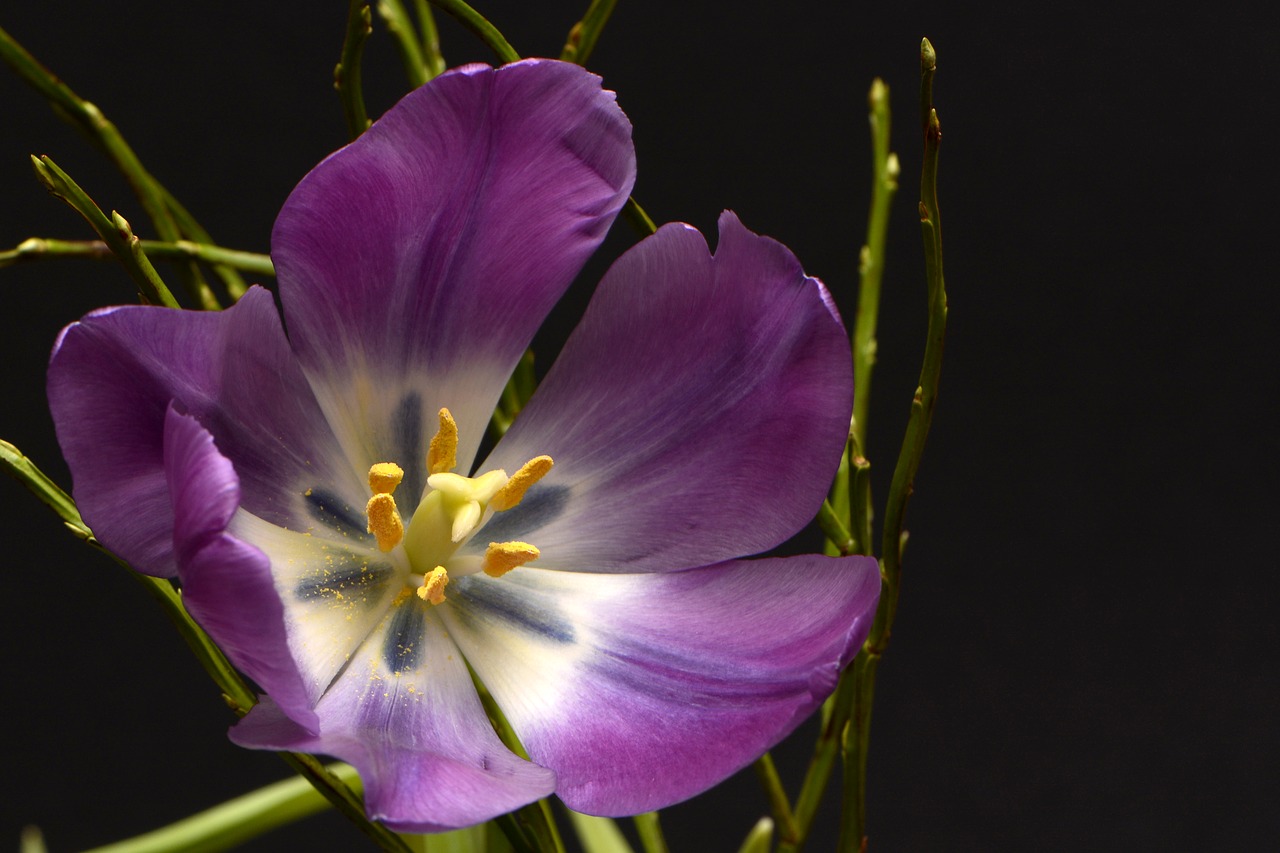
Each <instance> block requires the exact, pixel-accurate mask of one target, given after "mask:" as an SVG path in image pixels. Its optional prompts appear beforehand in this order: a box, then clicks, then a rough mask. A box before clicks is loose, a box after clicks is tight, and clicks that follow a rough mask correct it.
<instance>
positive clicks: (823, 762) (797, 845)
mask: <svg viewBox="0 0 1280 853" xmlns="http://www.w3.org/2000/svg"><path fill="white" fill-rule="evenodd" d="M852 705H853V680H852V679H850V678H848V677H847V673H846V676H845V677H842V678H841V679H840V681H839V683H838V684H837V685H836V690H835V693H833V694H832V695H831V696H830V697H828V699H827V701H826V703H824V705H823V709H822V710H823V717H822V729H821V731H819V732H818V740H817V742H816V743H815V744H814V749H813V755H812V756H811V757H810V759H809V767H808V769H807V770H806V771H805V776H804V782H803V784H802V785H801V787H800V796H799V797H797V798H796V807H795V825H796V834H795V836H794V837H787V836H786V835H783V837H782V839H781V841H780V842H779V844H778V851H779V853H796V851H799V850H800V849H801V848H802V847H803V846H804V842H805V839H806V838H808V837H809V830H810V829H811V828H812V827H813V819H814V817H816V816H817V814H818V806H820V805H821V804H822V798H823V795H824V794H825V793H826V790H827V782H828V781H829V780H830V778H831V771H832V770H833V769H834V767H835V760H836V755H837V754H838V753H839V751H840V743H841V739H842V737H843V735H844V727H845V722H846V721H847V720H848V719H849V709H850V708H851V707H852Z"/></svg>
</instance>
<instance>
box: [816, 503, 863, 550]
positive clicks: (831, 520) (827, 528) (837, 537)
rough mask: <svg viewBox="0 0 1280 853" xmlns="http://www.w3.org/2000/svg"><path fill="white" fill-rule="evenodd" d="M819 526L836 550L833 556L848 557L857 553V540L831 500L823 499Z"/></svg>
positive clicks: (819, 511) (819, 513)
mask: <svg viewBox="0 0 1280 853" xmlns="http://www.w3.org/2000/svg"><path fill="white" fill-rule="evenodd" d="M818 526H819V527H820V528H822V533H823V535H824V536H826V537H827V541H828V542H830V543H831V546H832V548H833V549H834V550H835V552H836V553H835V554H833V555H832V556H838V557H847V556H849V555H850V554H856V553H857V551H858V542H857V540H855V539H854V538H853V534H851V533H850V532H849V527H848V525H846V524H845V523H844V520H843V519H842V518H840V514H839V513H838V512H836V510H835V508H834V507H832V505H831V501H830V500H825V501H823V502H822V508H821V509H819V510H818Z"/></svg>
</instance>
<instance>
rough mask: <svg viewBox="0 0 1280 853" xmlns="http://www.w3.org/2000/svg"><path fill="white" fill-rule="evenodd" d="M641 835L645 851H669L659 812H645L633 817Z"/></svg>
mask: <svg viewBox="0 0 1280 853" xmlns="http://www.w3.org/2000/svg"><path fill="white" fill-rule="evenodd" d="M632 821H633V822H634V823H635V826H636V832H637V833H638V834H639V836H640V846H641V847H643V848H644V853H668V849H667V839H666V838H665V837H664V836H663V834H662V823H661V822H660V821H659V819H658V813H657V812H644V813H642V814H638V815H636V816H635V817H634V818H632Z"/></svg>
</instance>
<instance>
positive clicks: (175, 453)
mask: <svg viewBox="0 0 1280 853" xmlns="http://www.w3.org/2000/svg"><path fill="white" fill-rule="evenodd" d="M162 453H163V457H164V468H165V475H166V480H167V483H168V489H167V493H168V494H169V495H171V496H172V502H173V518H174V529H173V542H174V548H175V550H176V551H177V554H178V560H179V562H180V564H181V573H182V601H183V604H184V605H185V606H186V608H187V610H188V612H190V613H191V616H192V618H194V619H195V620H196V621H197V622H199V623H200V625H201V626H202V627H203V628H204V629H205V630H206V631H208V632H209V634H210V636H212V637H213V638H214V640H215V641H216V642H217V643H218V645H219V647H220V648H221V649H222V650H223V651H224V652H226V654H227V657H229V658H230V659H231V660H232V662H234V663H235V665H236V666H237V667H239V668H240V670H242V671H243V672H244V673H245V674H246V675H248V676H249V677H250V678H252V679H253V680H254V681H256V682H257V683H258V684H259V685H261V686H262V687H263V689H266V690H270V691H271V693H272V695H273V696H275V697H276V698H277V699H278V700H279V701H281V702H282V703H284V704H285V705H286V706H287V707H289V708H290V709H291V712H292V713H293V715H294V719H296V720H297V721H298V723H299V724H301V725H302V726H305V727H308V728H312V729H314V728H315V726H316V725H317V720H316V716H315V714H314V713H312V712H311V711H310V709H309V702H308V699H307V693H306V689H305V686H304V684H303V681H302V678H301V674H300V673H299V672H298V668H297V666H296V665H295V664H294V662H293V659H292V658H291V657H290V655H289V647H288V643H287V638H286V636H285V624H284V612H283V607H282V606H281V603H280V599H279V598H278V597H277V596H276V593H275V585H274V582H273V581H272V579H271V563H270V561H269V560H268V559H267V556H266V555H265V554H263V553H262V552H261V551H259V550H258V549H257V548H254V547H253V546H252V545H248V544H246V543H244V542H241V541H240V540H239V539H236V538H235V537H234V536H232V535H230V534H229V533H227V532H226V527H227V524H228V523H229V522H230V520H231V518H232V515H233V514H234V513H235V512H236V509H237V506H238V505H239V503H240V483H239V480H238V479H237V477H236V472H235V470H234V469H233V468H232V466H231V463H230V462H229V461H228V460H227V458H226V457H224V456H223V455H222V454H220V453H219V452H218V449H217V448H216V447H215V446H214V441H213V436H211V435H210V434H209V432H208V431H207V430H205V429H204V428H203V427H201V426H200V424H199V423H198V422H197V421H196V419H195V418H193V417H190V416H189V415H181V414H178V412H177V411H175V410H174V409H173V408H172V407H170V408H169V410H168V411H167V413H166V415H165V419H164V446H163V451H162Z"/></svg>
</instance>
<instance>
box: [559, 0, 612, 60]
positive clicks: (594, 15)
mask: <svg viewBox="0 0 1280 853" xmlns="http://www.w3.org/2000/svg"><path fill="white" fill-rule="evenodd" d="M616 5H618V0H591V5H590V6H588V7H587V11H586V14H584V15H583V16H582V20H581V21H578V23H576V24H574V25H573V28H572V29H571V30H569V38H568V39H566V40H565V43H564V49H563V50H562V51H560V58H561V59H562V60H564V61H565V62H576V63H577V64H579V65H586V64H587V60H588V59H590V58H591V52H592V51H593V50H595V47H596V42H597V41H598V40H599V39H600V31H601V30H603V29H604V25H605V24H607V23H608V22H609V16H610V15H612V14H613V7H614V6H616Z"/></svg>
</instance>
